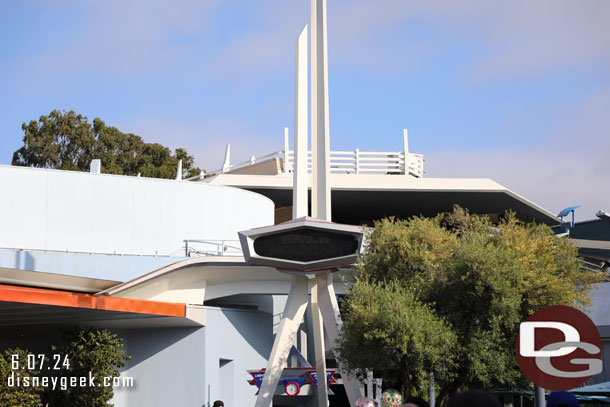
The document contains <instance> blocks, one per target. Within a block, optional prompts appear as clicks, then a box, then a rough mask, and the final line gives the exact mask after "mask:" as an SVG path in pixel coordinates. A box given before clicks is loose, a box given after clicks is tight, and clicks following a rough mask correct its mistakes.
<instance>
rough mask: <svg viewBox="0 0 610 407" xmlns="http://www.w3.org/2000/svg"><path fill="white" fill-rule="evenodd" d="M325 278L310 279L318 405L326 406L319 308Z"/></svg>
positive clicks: (324, 368)
mask: <svg viewBox="0 0 610 407" xmlns="http://www.w3.org/2000/svg"><path fill="white" fill-rule="evenodd" d="M325 282H326V280H323V279H319V278H317V277H314V278H313V279H312V280H311V320H312V322H313V345H314V354H315V357H316V375H317V378H318V407H328V387H327V385H326V347H325V346H324V325H323V320H322V313H321V310H320V302H319V300H320V289H321V288H322V286H324V285H326V284H325Z"/></svg>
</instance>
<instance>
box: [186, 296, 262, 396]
mask: <svg viewBox="0 0 610 407" xmlns="http://www.w3.org/2000/svg"><path fill="white" fill-rule="evenodd" d="M205 329H206V343H205V378H206V393H207V396H206V397H207V398H206V403H208V404H206V405H205V406H206V407H211V406H212V403H214V400H218V399H221V400H223V401H224V402H225V406H227V407H237V406H239V407H241V406H253V405H254V403H255V401H256V396H255V394H256V391H257V390H256V387H254V386H251V385H250V384H248V380H251V379H252V376H250V375H249V374H248V372H247V371H248V370H256V369H262V368H264V367H265V366H266V365H267V358H268V357H269V354H270V352H271V347H272V346H273V337H272V335H271V331H272V316H271V314H267V313H264V312H260V311H249V310H240V309H228V308H216V307H207V316H206V328H205ZM227 394H230V396H228V397H227ZM174 405H176V406H178V405H183V404H179V403H178V404H174ZM185 406H186V405H185Z"/></svg>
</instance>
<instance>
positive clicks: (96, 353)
mask: <svg viewBox="0 0 610 407" xmlns="http://www.w3.org/2000/svg"><path fill="white" fill-rule="evenodd" d="M52 350H53V353H54V354H60V355H64V356H66V357H67V359H68V360H69V362H70V366H69V368H67V369H61V370H60V371H59V376H66V377H68V378H70V377H74V376H75V377H88V376H89V374H91V375H92V376H93V377H95V380H96V382H95V385H94V386H85V387H68V388H67V389H66V390H64V389H61V388H56V389H55V390H51V391H50V394H49V398H50V401H49V404H50V405H52V406H57V407H74V406H93V407H111V406H112V404H110V403H109V401H110V400H111V399H112V397H113V395H114V392H113V388H112V387H107V386H104V385H103V384H104V378H105V377H109V378H115V377H119V374H120V373H119V371H118V368H121V367H124V366H125V361H126V360H129V359H130V358H129V356H127V355H126V354H125V351H124V350H123V340H122V339H121V338H120V337H119V336H118V335H116V334H114V333H112V332H110V331H108V330H105V329H95V328H80V327H77V328H73V329H71V330H67V331H64V333H63V335H62V343H61V345H60V346H53V347H52ZM108 380H109V383H112V380H111V379H108Z"/></svg>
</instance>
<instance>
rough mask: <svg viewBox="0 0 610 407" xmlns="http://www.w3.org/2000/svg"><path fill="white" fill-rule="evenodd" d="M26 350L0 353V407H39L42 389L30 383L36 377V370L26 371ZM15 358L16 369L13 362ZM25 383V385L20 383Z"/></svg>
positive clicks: (15, 349)
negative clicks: (16, 361)
mask: <svg viewBox="0 0 610 407" xmlns="http://www.w3.org/2000/svg"><path fill="white" fill-rule="evenodd" d="M28 355H32V353H31V352H29V351H28V350H27V349H19V348H10V349H6V350H4V352H2V353H0V406H7V407H13V406H19V407H39V406H40V405H41V403H42V402H41V398H40V392H41V390H42V388H41V387H40V386H35V385H33V383H32V381H31V380H32V378H33V377H35V376H38V374H39V373H40V372H39V371H38V370H34V369H32V370H30V369H28V364H27V360H28ZM14 358H17V360H18V361H19V363H17V368H15V367H14V366H13V360H14ZM25 381H27V382H28V384H27V385H25V386H24V385H23V384H22V383H23V382H25Z"/></svg>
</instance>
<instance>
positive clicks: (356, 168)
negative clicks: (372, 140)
mask: <svg viewBox="0 0 610 407" xmlns="http://www.w3.org/2000/svg"><path fill="white" fill-rule="evenodd" d="M274 158H280V159H282V170H283V172H292V169H293V167H294V151H292V150H288V151H287V152H285V151H282V150H280V151H275V152H273V153H271V154H267V155H264V156H262V157H254V156H253V157H251V158H250V159H249V160H247V161H242V162H240V163H237V164H225V165H223V168H219V169H217V170H214V171H210V172H208V173H207V175H214V174H224V173H226V172H229V171H233V170H236V169H239V168H245V167H248V166H250V165H252V164H255V163H259V162H262V161H266V160H270V159H274ZM407 164H408V166H407V170H408V171H405V154H404V153H403V152H402V151H396V152H376V151H375V152H372V151H360V150H359V149H356V150H355V151H331V152H330V172H331V173H333V174H402V175H405V174H409V175H411V176H414V177H417V178H422V177H423V175H424V156H423V155H422V154H413V153H409V157H408V160H407ZM307 170H308V172H311V152H308V154H307ZM201 178H203V175H202V176H199V175H197V176H195V177H192V178H189V179H188V180H194V179H201Z"/></svg>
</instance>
